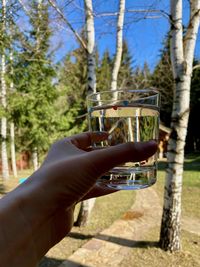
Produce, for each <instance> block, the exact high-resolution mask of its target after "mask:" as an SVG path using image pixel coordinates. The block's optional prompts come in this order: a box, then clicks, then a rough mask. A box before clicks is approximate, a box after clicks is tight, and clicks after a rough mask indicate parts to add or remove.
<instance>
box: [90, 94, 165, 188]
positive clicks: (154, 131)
mask: <svg viewBox="0 0 200 267" xmlns="http://www.w3.org/2000/svg"><path fill="white" fill-rule="evenodd" d="M159 105H160V97H159V93H158V92H157V91H156V90H149V89H145V90H116V91H102V92H98V93H94V94H91V95H89V96H88V97H87V107H88V121H89V129H90V131H106V132H107V133H109V137H108V140H106V141H102V142H100V143H94V144H92V146H93V147H95V148H102V147H107V146H114V145H117V144H121V143H126V142H143V141H149V140H156V141H158V136H159ZM156 174H157V154H155V155H153V156H152V157H150V158H149V159H148V160H147V161H143V162H127V163H125V164H123V165H120V166H117V167H115V168H113V169H111V170H110V171H109V172H108V173H106V174H105V175H104V176H102V177H101V178H99V179H98V181H97V184H98V185H99V186H103V187H109V188H113V189H120V190H121V189H124V190H128V189H142V188H146V187H149V186H151V185H153V184H154V183H155V182H156Z"/></svg>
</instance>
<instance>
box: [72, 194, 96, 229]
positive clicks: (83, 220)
mask: <svg viewBox="0 0 200 267" xmlns="http://www.w3.org/2000/svg"><path fill="white" fill-rule="evenodd" d="M95 200H96V198H91V199H89V200H85V201H83V202H81V205H80V210H79V213H78V217H77V220H76V222H75V223H74V226H85V225H86V224H87V223H88V220H89V217H90V215H91V212H92V209H93V207H94V204H95Z"/></svg>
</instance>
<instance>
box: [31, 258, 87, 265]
mask: <svg viewBox="0 0 200 267" xmlns="http://www.w3.org/2000/svg"><path fill="white" fill-rule="evenodd" d="M63 262H65V265H64V266H66V267H67V266H68V267H80V266H81V267H88V265H83V264H81V265H80V263H78V262H75V261H70V260H59V259H54V258H48V257H44V258H43V259H42V260H41V262H40V263H39V265H38V267H59V266H60V265H61V263H63ZM27 267H28V266H27Z"/></svg>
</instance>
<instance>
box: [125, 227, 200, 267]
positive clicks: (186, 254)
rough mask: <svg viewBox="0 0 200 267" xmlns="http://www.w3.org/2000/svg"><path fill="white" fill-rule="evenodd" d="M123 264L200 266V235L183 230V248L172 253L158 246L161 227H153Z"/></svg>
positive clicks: (127, 265) (137, 266)
mask: <svg viewBox="0 0 200 267" xmlns="http://www.w3.org/2000/svg"><path fill="white" fill-rule="evenodd" d="M144 240H147V241H145V242H144V241H142V242H138V243H137V244H136V247H134V248H133V249H132V250H131V253H130V254H129V256H128V257H127V258H125V259H124V261H123V262H122V264H121V267H129V266H134V267H145V266H146V267H199V266H200V254H199V246H200V236H197V235H194V234H191V233H188V232H186V231H182V250H181V251H179V252H175V253H170V252H166V251H163V250H161V249H160V248H159V247H158V240H159V228H154V229H152V230H151V231H150V232H149V233H148V234H147V235H146V236H145V238H144Z"/></svg>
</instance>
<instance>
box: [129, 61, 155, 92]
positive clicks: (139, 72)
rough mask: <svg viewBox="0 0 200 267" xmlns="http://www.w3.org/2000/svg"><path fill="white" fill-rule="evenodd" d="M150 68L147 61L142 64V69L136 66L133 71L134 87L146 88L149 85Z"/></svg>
mask: <svg viewBox="0 0 200 267" xmlns="http://www.w3.org/2000/svg"><path fill="white" fill-rule="evenodd" d="M150 77H151V74H150V70H149V66H148V64H147V63H145V64H144V67H143V69H141V68H140V67H137V68H136V69H135V70H134V71H133V75H132V84H133V87H134V89H138V90H140V89H146V88H149V87H150Z"/></svg>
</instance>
